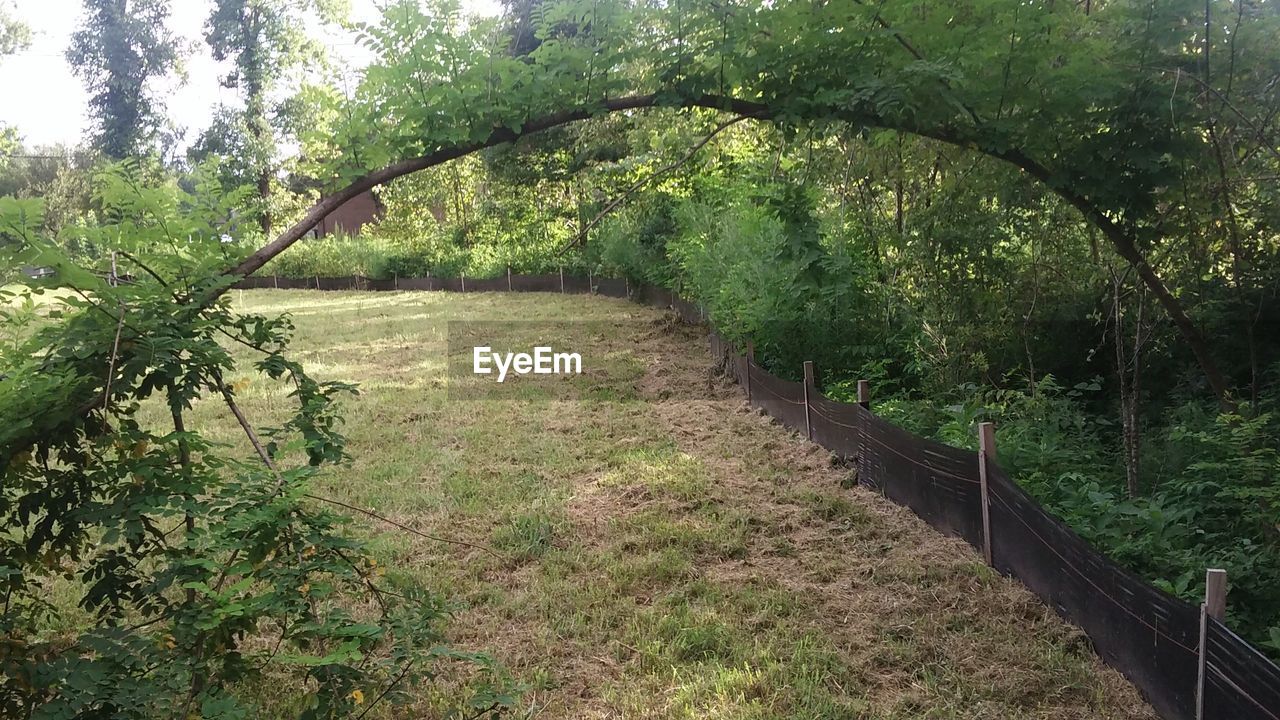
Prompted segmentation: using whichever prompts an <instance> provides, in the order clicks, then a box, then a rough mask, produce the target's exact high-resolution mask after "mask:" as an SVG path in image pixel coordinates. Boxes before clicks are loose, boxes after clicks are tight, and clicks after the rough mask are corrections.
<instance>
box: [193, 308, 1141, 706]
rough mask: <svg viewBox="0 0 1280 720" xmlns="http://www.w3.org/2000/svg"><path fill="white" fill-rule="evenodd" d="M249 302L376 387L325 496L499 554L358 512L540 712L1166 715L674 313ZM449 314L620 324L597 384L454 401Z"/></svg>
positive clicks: (302, 344) (249, 403)
mask: <svg viewBox="0 0 1280 720" xmlns="http://www.w3.org/2000/svg"><path fill="white" fill-rule="evenodd" d="M234 302H235V304H236V305H237V306H238V307H240V308H242V309H244V310H249V311H254V312H259V313H268V314H274V313H286V312H287V313H289V314H291V315H292V316H293V318H294V321H295V322H296V324H297V334H296V341H295V344H294V348H295V353H294V355H295V356H296V357H298V358H299V359H301V360H303V361H305V364H306V366H307V367H308V369H309V370H310V371H311V372H312V373H313V374H314V375H315V376H317V377H318V378H321V379H340V380H346V381H351V382H356V383H359V385H360V388H361V395H360V396H359V397H358V398H354V399H351V400H349V401H348V402H347V403H346V417H347V426H346V432H347V434H348V436H349V439H350V445H349V450H350V452H351V454H352V455H353V456H354V462H353V464H352V465H351V466H349V467H345V468H339V469H334V470H329V471H327V472H326V474H325V475H324V476H323V478H322V479H321V480H320V487H319V491H320V492H323V493H325V494H328V495H329V496H331V497H334V498H336V499H339V500H342V501H344V502H347V503H351V504H353V505H357V506H360V507H363V508H368V509H371V510H375V511H376V512H378V513H381V514H383V515H386V516H388V517H390V518H392V519H394V520H396V521H397V522H400V523H403V524H405V525H409V526H411V527H414V528H418V529H420V530H422V531H424V532H428V533H432V534H436V535H441V536H446V537H450V538H456V539H459V540H464V541H467V542H470V543H475V544H480V545H485V546H488V547H491V548H492V549H493V550H494V552H495V553H496V555H497V556H496V557H495V556H494V555H490V554H488V553H485V552H483V551H481V550H477V549H475V548H471V547H466V546H460V545H454V544H447V543H439V542H432V541H429V540H426V539H423V538H421V537H416V536H413V535H411V534H409V533H405V532H404V531H402V530H398V529H396V528H394V527H389V526H384V525H379V524H377V523H376V522H375V521H371V520H368V519H365V518H358V519H357V521H356V523H355V527H356V528H357V530H356V532H358V533H360V534H362V535H365V536H367V537H369V538H371V539H372V542H373V548H374V551H375V553H376V555H377V560H378V561H379V563H380V564H382V565H384V566H385V567H387V568H388V572H390V573H396V574H401V575H403V576H407V577H411V578H414V579H416V580H418V581H420V582H421V583H423V584H424V585H425V586H427V587H428V588H430V589H432V590H433V591H435V592H438V593H441V594H442V595H444V596H446V597H447V598H449V599H450V601H451V602H453V603H455V605H456V610H455V612H454V616H453V618H452V620H451V622H450V624H449V629H448V634H449V640H450V642H451V643H452V644H453V645H455V646H457V647H460V648H464V649H470V650H483V651H487V652H489V653H491V654H492V655H493V656H494V657H495V658H497V660H498V661H499V662H501V663H502V664H503V665H504V666H505V667H506V669H507V670H508V671H509V672H510V673H511V674H512V675H513V676H514V677H516V678H517V679H519V680H520V681H522V682H524V683H525V684H526V685H527V686H528V691H527V692H526V693H525V694H524V695H523V698H522V702H521V706H520V708H519V711H518V712H517V714H516V717H525V718H547V719H548V720H559V719H561V718H689V719H692V718H761V719H763V718H777V719H779V720H781V719H784V718H786V719H792V718H842V719H843V718H878V719H884V720H888V719H890V718H902V719H905V718H991V719H997V718H999V719H1002V720H1004V719H1014V718H1081V719H1083V718H1151V717H1154V715H1153V713H1152V712H1151V711H1150V709H1149V708H1148V707H1147V706H1146V705H1145V704H1144V703H1143V702H1142V701H1141V699H1140V698H1139V696H1138V694H1137V692H1136V691H1135V690H1134V689H1133V688H1132V687H1131V686H1130V685H1128V684H1127V683H1126V682H1125V681H1124V680H1123V679H1122V678H1121V677H1120V676H1119V675H1118V674H1117V673H1115V672H1114V671H1112V670H1110V669H1107V668H1105V667H1104V666H1103V665H1102V664H1101V663H1100V661H1099V660H1098V659H1097V658H1096V657H1095V656H1094V655H1093V654H1092V653H1091V651H1090V649H1089V646H1088V642H1087V639H1086V638H1084V637H1083V635H1082V634H1081V633H1080V632H1079V631H1077V630H1075V629H1073V628H1071V627H1070V626H1068V625H1066V624H1064V623H1063V622H1062V621H1060V620H1059V619H1058V618H1057V617H1056V616H1055V615H1054V614H1053V613H1052V612H1051V611H1050V610H1048V609H1047V608H1046V607H1045V606H1043V605H1042V604H1041V603H1039V602H1038V601H1037V600H1036V599H1035V598H1033V597H1032V596H1031V595H1030V594H1029V593H1028V592H1027V591H1025V590H1024V589H1023V588H1022V587H1021V586H1020V585H1018V584H1017V583H1015V582H1013V581H1010V580H1007V579H1005V578H1002V577H999V576H998V575H996V574H994V573H993V572H991V571H990V570H988V569H987V568H986V567H985V566H984V565H983V563H982V561H981V558H980V556H978V555H977V554H975V553H974V552H973V551H972V550H971V549H970V548H969V547H968V546H967V545H965V544H963V543H962V542H960V541H958V540H954V539H950V538H946V537H943V536H941V535H939V534H938V533H936V532H934V531H933V530H931V529H930V528H929V527H928V526H926V525H925V524H924V523H923V522H921V521H919V520H918V519H917V518H915V516H913V515H912V514H911V513H910V512H909V511H907V510H905V509H903V508H900V507H897V506H895V505H893V504H891V503H889V502H887V501H885V500H883V499H882V498H881V497H880V496H878V495H875V494H873V493H870V492H867V491H865V490H863V489H860V488H857V487H851V485H853V484H854V483H853V478H852V477H851V475H850V473H849V471H848V470H847V469H844V468H843V467H842V466H841V465H839V464H838V463H835V462H833V460H832V459H831V458H830V457H829V456H828V454H827V453H826V452H825V451H823V450H821V449H820V448H818V447H816V446H813V445H811V444H809V443H807V442H805V441H803V440H801V439H800V438H798V437H797V436H795V435H794V434H793V433H790V432H789V431H787V430H785V429H784V428H782V427H780V426H778V425H776V424H774V423H773V422H771V421H770V419H769V418H767V417H765V416H762V415H760V414H758V413H755V412H751V411H749V410H748V408H747V407H746V405H745V404H744V402H743V398H742V395H741V393H740V392H739V390H738V389H737V388H736V387H734V386H732V385H729V384H727V383H726V382H725V381H724V380H722V379H720V378H718V377H717V376H716V375H715V374H714V373H713V372H712V368H711V360H710V358H709V356H708V355H707V350H706V342H705V337H704V336H703V335H702V334H701V333H700V332H699V331H697V330H695V329H691V328H687V327H683V326H679V325H677V324H675V323H673V322H672V321H671V320H670V319H669V318H667V317H666V316H665V315H664V314H663V313H660V312H658V311H655V310H651V309H647V308H641V307H638V306H635V305H632V304H630V303H628V302H625V301H621V300H612V299H604V298H593V297H582V296H562V295H554V294H465V295H461V294H449V293H336V292H324V293H322V292H313V291H272V290H261V291H245V292H238V293H236V295H235V297H234ZM450 320H503V321H512V320H522V321H541V320H555V321H571V320H592V321H599V322H598V323H593V324H592V325H591V327H593V328H597V329H596V330H593V331H592V332H590V333H585V334H583V335H582V336H581V337H580V338H578V339H577V340H576V341H577V342H579V343H585V344H587V345H589V347H586V348H578V347H574V348H569V349H572V350H575V351H582V352H583V354H584V357H585V358H586V360H587V362H586V367H585V368H584V370H585V371H586V373H587V377H586V379H585V382H586V384H587V386H588V390H587V391H586V392H581V393H577V394H576V395H575V396H573V397H572V398H567V399H547V398H541V399H539V398H536V397H532V398H529V399H495V400H479V399H472V398H468V397H458V395H459V393H457V392H455V393H454V396H453V397H451V396H450V394H449V393H448V392H447V389H448V378H447V376H446V371H445V367H446V356H447V354H448V353H447V349H446V348H447V337H446V332H447V322H448V321H450ZM557 349H560V348H557ZM245 359H246V360H249V359H251V358H250V357H249V355H248V352H247V351H246V356H245ZM245 367H246V369H245V370H243V371H241V373H240V374H239V376H238V377H234V378H232V380H233V381H234V382H235V384H236V386H237V387H238V388H239V395H240V398H241V401H242V404H243V406H244V408H245V410H246V411H247V413H248V414H249V416H250V418H252V419H254V420H255V421H258V422H260V423H262V422H267V421H269V420H270V419H272V418H275V417H279V409H280V407H281V403H283V402H286V399H285V398H284V390H283V389H282V388H281V387H280V386H278V385H274V384H272V383H270V382H268V381H266V380H263V379H262V378H259V377H257V376H255V375H254V374H253V373H252V372H251V371H250V370H248V369H247V368H248V367H249V366H248V365H247V364H246V366H245ZM456 389H457V388H455V390H456ZM224 415H225V408H222V407H221V406H219V405H218V404H216V402H214V401H208V402H207V403H202V404H201V405H199V406H198V407H197V408H196V412H195V414H194V417H193V423H195V424H196V425H198V426H199V427H200V429H201V430H202V431H204V432H206V433H208V434H210V435H213V436H215V437H218V438H221V439H225V440H228V441H231V440H233V439H234V438H235V433H234V427H233V426H232V425H231V424H230V423H229V421H228V419H227V418H225V417H224ZM237 442H238V441H237ZM413 692H414V694H415V697H418V698H420V700H419V701H417V702H415V703H414V704H411V705H409V706H407V707H404V706H402V707H398V708H390V707H385V708H379V709H378V711H377V712H378V713H380V714H381V715H382V716H383V717H404V718H417V717H431V716H432V715H431V712H432V708H436V707H439V706H440V698H439V693H441V692H444V693H448V692H451V690H450V686H449V684H448V683H445V684H444V686H443V688H435V689H432V688H417V689H414V691H413Z"/></svg>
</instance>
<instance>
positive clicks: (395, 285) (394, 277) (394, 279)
mask: <svg viewBox="0 0 1280 720" xmlns="http://www.w3.org/2000/svg"><path fill="white" fill-rule="evenodd" d="M391 289H392V290H399V289H400V273H391Z"/></svg>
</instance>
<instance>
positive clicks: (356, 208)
mask: <svg viewBox="0 0 1280 720" xmlns="http://www.w3.org/2000/svg"><path fill="white" fill-rule="evenodd" d="M382 211H383V207H382V203H381V202H379V200H378V198H377V197H376V196H375V195H374V194H373V191H371V190H365V191H364V192H362V193H360V194H359V195H357V196H355V197H353V198H351V199H350V200H348V201H346V202H344V203H342V204H341V205H339V206H338V207H337V208H335V209H334V211H333V212H331V213H329V214H328V215H325V216H324V219H322V220H321V221H320V223H319V224H318V225H316V226H315V228H314V229H313V230H312V231H311V234H312V235H313V236H314V237H324V236H325V235H333V234H335V233H341V234H343V235H357V234H359V233H360V229H361V228H362V227H364V226H365V225H366V224H368V223H371V222H373V221H375V220H378V219H379V218H381V217H382Z"/></svg>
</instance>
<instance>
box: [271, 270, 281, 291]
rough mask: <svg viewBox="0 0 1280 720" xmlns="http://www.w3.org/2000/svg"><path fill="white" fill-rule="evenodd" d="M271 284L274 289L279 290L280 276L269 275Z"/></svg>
mask: <svg viewBox="0 0 1280 720" xmlns="http://www.w3.org/2000/svg"><path fill="white" fill-rule="evenodd" d="M271 282H272V283H273V284H274V285H275V287H276V289H277V290H279V289H280V276H279V275H277V274H276V273H271Z"/></svg>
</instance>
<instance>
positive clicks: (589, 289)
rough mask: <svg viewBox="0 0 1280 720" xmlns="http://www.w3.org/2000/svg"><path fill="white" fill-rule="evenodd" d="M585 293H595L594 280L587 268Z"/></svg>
mask: <svg viewBox="0 0 1280 720" xmlns="http://www.w3.org/2000/svg"><path fill="white" fill-rule="evenodd" d="M587 294H588V295H595V294H596V284H595V282H594V281H593V280H592V279H591V271H590V270H588V271H587Z"/></svg>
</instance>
